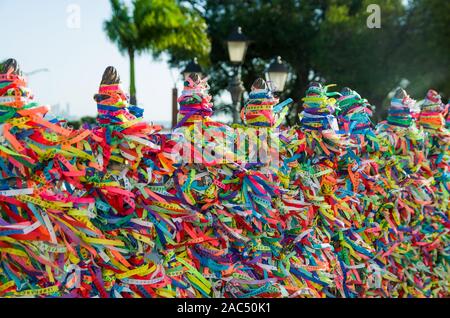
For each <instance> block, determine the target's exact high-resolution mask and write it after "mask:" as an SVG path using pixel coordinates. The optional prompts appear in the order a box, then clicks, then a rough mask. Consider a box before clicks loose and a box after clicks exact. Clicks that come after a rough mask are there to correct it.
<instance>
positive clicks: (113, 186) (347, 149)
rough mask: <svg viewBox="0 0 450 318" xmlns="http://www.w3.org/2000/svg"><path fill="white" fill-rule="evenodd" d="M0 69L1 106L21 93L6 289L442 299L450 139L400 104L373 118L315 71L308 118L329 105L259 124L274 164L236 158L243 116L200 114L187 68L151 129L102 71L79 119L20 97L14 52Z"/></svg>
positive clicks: (9, 167) (5, 218)
mask: <svg viewBox="0 0 450 318" xmlns="http://www.w3.org/2000/svg"><path fill="white" fill-rule="evenodd" d="M0 73H4V74H5V75H2V76H3V77H2V81H3V79H4V78H7V75H6V74H9V77H8V78H9V83H8V84H5V83H4V82H1V83H0V85H1V86H0V87H8V86H9V88H8V89H5V90H3V91H2V94H3V95H5V96H6V95H8V96H9V97H11V96H13V97H14V100H15V102H14V104H8V103H6V102H5V101H6V99H2V98H3V97H5V96H0V101H1V103H2V108H1V109H2V111H3V110H5V112H10V111H11V112H12V110H11V106H12V105H14V106H17V107H14V108H17V110H14V115H12V116H11V117H10V118H8V119H4V120H3V121H2V123H3V129H2V132H3V136H2V138H1V148H0V154H1V158H0V159H1V161H0V164H1V172H2V174H1V183H0V184H1V187H2V188H1V189H0V255H1V261H0V297H18V296H33V297H444V296H448V272H449V264H448V243H449V224H448V214H449V209H448V196H449V187H448V178H447V179H445V176H447V177H448V171H449V170H448V169H449V168H448V167H449V160H448V158H449V157H448V142H447V144H446V145H447V147H440V148H439V147H436V146H435V144H434V143H431V142H429V141H430V140H431V139H430V138H431V136H432V135H431V134H429V133H427V134H423V133H421V130H420V122H419V123H415V122H414V121H413V119H412V117H411V122H410V126H409V127H404V126H401V125H400V126H399V125H397V124H396V122H391V123H389V122H388V123H382V124H380V125H379V126H378V127H377V129H376V130H373V127H372V125H370V124H369V123H370V114H371V113H370V110H369V105H368V103H367V101H365V100H364V99H363V98H361V97H360V96H359V95H358V94H357V93H356V92H354V91H351V90H344V91H342V94H338V93H327V92H326V89H325V88H323V87H322V86H321V85H319V84H315V83H314V84H312V85H311V87H309V88H308V91H307V96H306V98H305V100H304V101H305V113H306V112H307V109H308V108H309V109H308V112H309V114H307V115H306V117H308V116H310V115H313V114H314V112H315V113H317V114H319V117H322V118H323V117H326V118H327V119H326V120H319V121H316V120H315V119H314V120H313V121H305V122H304V124H302V125H301V126H300V127H288V128H284V127H281V128H280V127H279V126H278V125H279V124H280V122H277V120H275V121H274V122H273V124H270V125H269V126H267V127H268V128H269V130H271V131H272V130H274V128H280V129H279V131H278V132H277V135H276V136H277V138H278V140H277V141H278V142H277V144H276V145H272V144H271V146H269V148H270V147H274V149H269V152H270V153H276V152H278V155H279V158H278V159H279V167H276V166H274V165H270V164H267V163H266V162H262V161H260V160H259V159H258V160H256V161H255V162H253V161H249V157H247V156H246V155H244V156H243V157H239V154H238V152H239V151H238V150H239V143H240V141H239V140H238V139H239V136H240V135H239V134H240V133H242V132H237V130H238V129H241V130H243V131H244V132H245V133H246V134H249V133H250V130H251V129H250V127H248V126H236V127H237V128H238V129H232V128H231V127H229V126H227V125H224V124H219V123H215V122H214V121H212V120H211V119H210V118H209V116H211V115H212V104H211V103H210V101H211V96H209V95H207V92H206V89H207V83H206V81H205V80H202V79H200V78H197V77H195V76H194V77H190V78H188V79H187V81H186V85H185V86H186V89H185V91H184V92H183V95H182V97H181V98H180V117H179V127H178V128H177V129H176V130H175V131H174V132H172V133H171V134H162V133H159V132H158V129H159V128H158V127H153V126H150V125H148V124H145V123H144V122H142V120H140V119H139V118H137V117H140V116H134V115H133V114H132V112H133V111H132V109H130V107H129V105H128V102H127V99H126V96H125V95H124V94H123V91H122V90H121V89H120V86H119V83H120V79H119V77H118V75H117V71H116V70H115V69H113V68H108V69H107V70H106V71H105V74H104V76H103V79H102V83H101V87H100V90H99V93H98V94H97V95H96V96H95V100H96V102H97V104H99V105H102V106H101V107H100V108H101V109H100V108H99V117H98V123H99V125H98V127H95V128H94V129H93V130H84V129H82V130H79V131H72V130H70V129H68V128H67V127H64V125H65V123H64V122H63V121H58V120H56V119H48V118H50V117H48V115H47V113H46V111H44V110H43V108H42V110H39V111H34V112H30V111H31V110H34V109H41V108H40V107H36V106H37V104H28V101H26V102H25V98H24V97H26V96H27V93H24V92H27V90H26V88H25V87H24V85H25V82H24V81H23V79H21V77H20V76H19V75H18V74H17V73H19V72H18V68H17V66H16V64H14V63H12V62H9V63H8V65H7V67H6V69H5V67H3V69H2V72H0ZM13 75H14V76H13ZM259 84H262V82H260V83H259ZM256 86H258V88H257V89H261V88H264V85H256ZM13 87H15V88H17V87H18V88H20V89H19V90H11V88H13ZM106 87H108V88H106ZM6 92H7V93H6ZM257 96H258V98H257V99H258V100H259V101H258V102H261V103H265V102H267V103H270V102H271V100H272V97H271V96H269V95H267V96H259V95H257ZM330 96H337V97H338V99H337V100H334V99H332V98H329V97H330ZM348 96H351V97H348ZM406 97H407V94H406V92H399V93H398V94H397V96H396V97H395V99H394V101H393V105H394V108H395V107H398V106H399V105H398V100H399V99H400V100H401V104H402V106H401V107H406V108H410V107H411V106H413V105H412V101H411V100H410V99H408V98H406ZM255 99H256V98H255ZM8 100H9V101H10V100H11V99H8ZM18 100H23V101H22V102H21V103H19V102H18ZM3 102H5V104H3ZM272 102H273V100H272ZM10 103H11V102H10ZM118 105H120V106H118ZM202 105H203V106H202ZM279 105H281V106H279ZM277 106H279V107H278V108H277ZM284 106H285V104H283V103H281V104H278V105H275V104H273V110H274V111H275V113H276V110H278V109H282V108H284ZM109 107H111V108H109ZM114 107H116V108H120V112H119V113H116V111H115V110H113V108H114ZM314 108H317V109H314ZM324 108H326V110H325V109H324ZM199 109H200V110H201V111H198V110H199ZM202 109H203V110H202ZM207 109H210V110H211V112H208V111H207ZM335 110H338V117H337V118H338V119H339V121H340V122H337V121H336V117H334V111H335ZM203 111H205V112H203ZM35 114H36V115H35ZM317 114H316V115H317ZM44 115H45V116H44ZM108 116H109V117H108ZM196 116H199V117H196ZM114 118H115V119H114ZM303 118H305V117H303ZM309 118H318V117H309ZM333 118H334V119H333ZM268 123H269V122H268ZM8 124H10V125H11V126H12V127H11V128H10V129H9V134H8V130H7V129H5V127H8V126H7V125H8ZM249 124H250V123H249ZM337 125H339V126H340V127H339V126H337ZM255 126H257V127H258V125H255ZM442 131H443V132H444V130H442ZM194 133H195V134H198V133H200V135H195V134H194ZM12 137H13V138H14V139H13V138H12ZM197 137H200V139H198V138H197ZM227 137H228V139H231V140H232V141H233V142H231V145H232V146H230V145H229V144H228V142H227ZM252 138H254V139H255V140H253V143H254V141H256V140H258V141H261V140H262V139H263V138H264V137H263V135H261V134H259V135H256V136H253V137H252ZM444 140H445V139H442V140H441V141H444ZM15 141H17V143H16V142H15ZM242 143H243V144H245V145H248V144H251V142H249V141H244V142H242ZM17 145H20V146H21V147H22V148H23V149H22V150H21V149H20V148H19V149H16V147H17ZM433 145H434V146H433ZM444 145H445V141H444ZM275 148H276V149H275ZM430 149H432V150H430ZM275 150H276V151H275ZM174 153H177V154H181V156H180V157H181V160H180V158H177V157H176V156H173V154H174ZM218 154H220V156H218ZM436 167H437V169H436ZM446 203H447V204H446Z"/></svg>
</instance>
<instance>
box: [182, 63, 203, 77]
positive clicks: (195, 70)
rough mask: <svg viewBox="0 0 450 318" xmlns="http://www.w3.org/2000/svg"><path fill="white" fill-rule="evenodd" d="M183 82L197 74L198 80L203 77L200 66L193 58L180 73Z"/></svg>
mask: <svg viewBox="0 0 450 318" xmlns="http://www.w3.org/2000/svg"><path fill="white" fill-rule="evenodd" d="M182 74H183V78H184V80H186V78H187V77H188V76H189V75H191V74H197V75H198V76H199V77H200V78H202V77H203V70H202V68H201V66H200V65H199V64H198V61H197V58H194V60H193V61H191V62H189V64H188V65H187V66H186V68H185V69H184V70H183V72H182Z"/></svg>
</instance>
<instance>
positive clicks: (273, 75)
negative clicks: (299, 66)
mask: <svg viewBox="0 0 450 318" xmlns="http://www.w3.org/2000/svg"><path fill="white" fill-rule="evenodd" d="M288 75H289V69H288V67H287V66H286V64H285V63H284V62H283V61H282V60H281V57H280V56H278V57H277V58H276V60H275V61H273V62H272V64H270V66H269V68H268V69H267V71H266V79H267V80H268V81H269V82H271V87H272V89H273V91H274V92H276V93H279V92H282V91H284V87H285V85H286V81H287V78H288Z"/></svg>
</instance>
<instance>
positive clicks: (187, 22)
mask: <svg viewBox="0 0 450 318" xmlns="http://www.w3.org/2000/svg"><path fill="white" fill-rule="evenodd" d="M110 2H111V7H112V17H111V18H110V19H109V20H107V21H105V23H104V30H105V32H106V34H107V36H108V37H109V39H110V40H111V41H112V42H114V43H115V44H116V45H117V47H118V48H119V50H120V52H121V53H122V54H127V55H128V57H129V61H130V102H131V103H132V104H136V83H135V58H136V56H137V55H138V54H142V53H145V52H149V53H151V54H152V55H153V57H155V58H156V57H158V56H160V55H161V54H162V53H164V52H165V53H168V55H169V57H170V58H171V59H176V61H177V63H182V62H183V61H184V62H185V61H187V60H189V59H192V58H193V57H198V58H199V59H200V60H202V61H205V60H206V59H207V55H208V52H209V49H210V44H209V39H208V37H207V34H206V24H205V22H204V20H203V18H202V17H201V15H200V14H199V13H198V12H197V11H196V10H194V9H193V8H192V7H191V6H186V5H182V4H181V3H180V2H179V1H176V0H134V1H133V2H132V4H131V6H127V5H126V4H125V3H124V2H123V1H121V0H110Z"/></svg>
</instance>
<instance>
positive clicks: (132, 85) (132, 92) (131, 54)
mask: <svg viewBox="0 0 450 318" xmlns="http://www.w3.org/2000/svg"><path fill="white" fill-rule="evenodd" d="M128 56H129V58H130V104H131V105H135V106H136V105H137V99H136V78H135V75H136V74H135V70H134V56H135V52H134V50H128Z"/></svg>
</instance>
